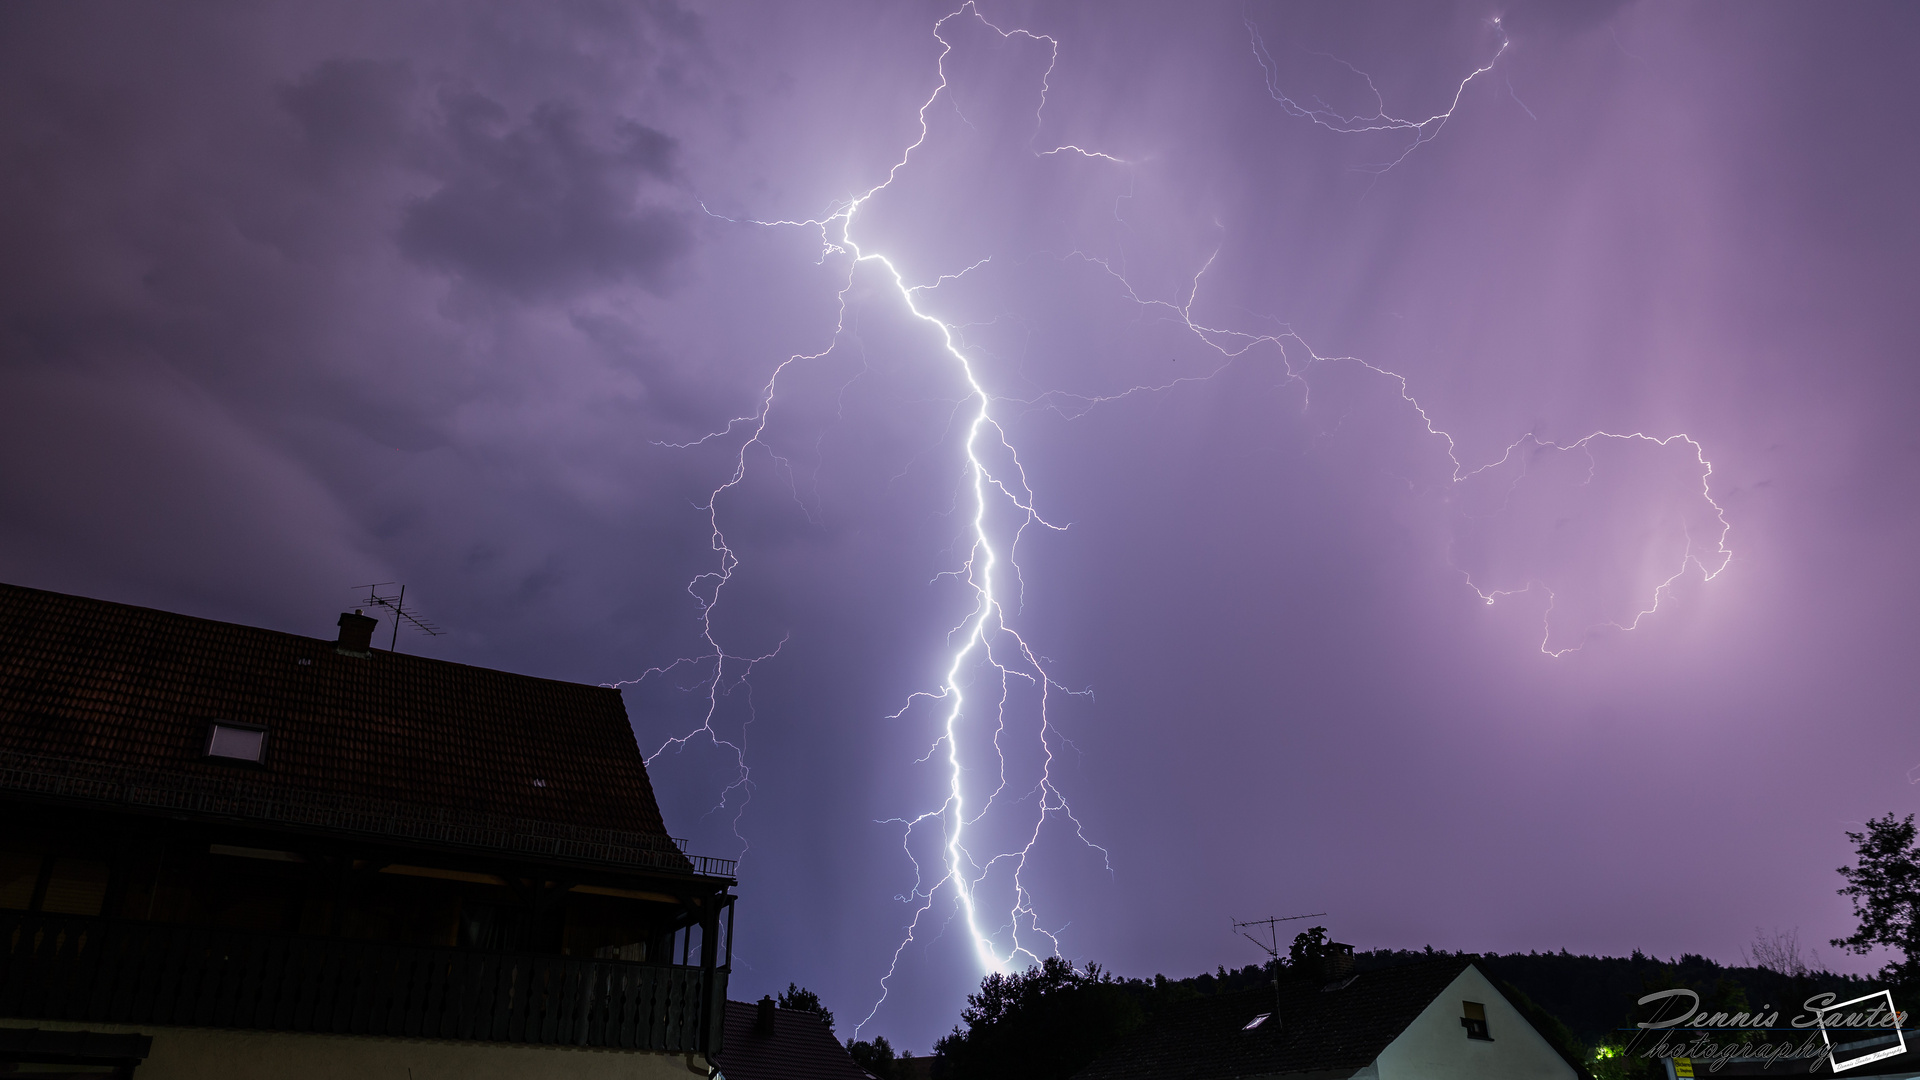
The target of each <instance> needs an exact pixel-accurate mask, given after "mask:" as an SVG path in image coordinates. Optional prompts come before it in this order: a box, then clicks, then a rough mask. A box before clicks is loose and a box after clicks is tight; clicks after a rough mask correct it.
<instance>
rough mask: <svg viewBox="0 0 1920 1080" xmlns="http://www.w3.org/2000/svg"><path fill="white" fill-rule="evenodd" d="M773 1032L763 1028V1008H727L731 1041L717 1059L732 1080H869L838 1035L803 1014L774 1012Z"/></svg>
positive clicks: (738, 1005) (744, 1005)
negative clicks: (761, 1009) (761, 1011)
mask: <svg viewBox="0 0 1920 1080" xmlns="http://www.w3.org/2000/svg"><path fill="white" fill-rule="evenodd" d="M772 1012H773V1030H772V1031H771V1032H768V1031H763V1030H761V1029H760V1027H759V1024H758V1017H759V1006H758V1005H754V1004H752V1003H750V1002H745V1001H729V1002H727V1037H726V1041H725V1042H724V1043H722V1044H721V1050H720V1053H719V1055H718V1056H716V1057H715V1058H714V1059H713V1062H714V1064H715V1065H718V1066H719V1067H720V1075H722V1076H724V1077H726V1080H869V1077H868V1076H867V1072H866V1070H864V1069H862V1068H861V1067H860V1066H858V1065H855V1064H854V1063H853V1057H852V1056H851V1055H849V1054H848V1053H847V1049H846V1047H844V1046H841V1045H840V1043H839V1042H838V1041H837V1040H836V1039H835V1038H834V1037H833V1029H832V1028H830V1027H828V1026H827V1025H825V1024H823V1023H821V1022H820V1019H819V1017H817V1016H815V1015H814V1014H813V1013H811V1012H807V1011H805V1010H801V1009H774V1010H772Z"/></svg>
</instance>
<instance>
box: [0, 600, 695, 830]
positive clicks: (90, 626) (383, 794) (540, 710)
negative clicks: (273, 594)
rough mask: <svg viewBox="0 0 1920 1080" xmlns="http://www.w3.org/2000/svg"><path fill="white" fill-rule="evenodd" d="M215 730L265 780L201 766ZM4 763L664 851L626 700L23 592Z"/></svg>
mask: <svg viewBox="0 0 1920 1080" xmlns="http://www.w3.org/2000/svg"><path fill="white" fill-rule="evenodd" d="M217 720H226V721H231V722H235V723H241V724H249V725H256V726H259V727H263V728H265V729H266V730H267V733H268V734H267V740H266V749H265V754H264V758H263V760H262V762H261V764H260V765H259V766H257V767H256V766H252V765H236V764H231V763H226V762H220V761H216V760H209V759H207V758H205V757H203V756H202V751H203V750H204V749H205V747H206V740H207V733H208V725H209V724H210V723H211V722H213V721H217ZM0 751H11V752H14V753H22V754H35V755H50V756H54V757H58V758H66V759H78V760H82V761H91V762H100V763H111V764H114V765H120V766H132V767H136V768H145V769H154V770H158V771H166V772H169V773H176V774H190V775H200V776H206V777H216V776H224V777H233V776H236V775H244V776H246V777H247V778H249V779H254V780H261V781H266V782H270V783H276V784H282V785H285V786H287V787H290V788H297V789H302V790H310V791H321V792H328V793H337V794H341V795H351V796H358V797H366V798H375V799H391V800H395V801H398V802H404V803H411V804H416V805H418V804H424V805H428V806H434V807H443V808H447V809H452V810H458V811H475V812H483V813H491V814H507V815H513V816H515V817H525V818H534V819H540V820H543V821H551V822H559V823H562V824H567V825H578V826H592V827H597V828H610V829H619V830H625V831H629V832H636V833H643V834H647V835H652V836H659V837H662V838H665V836H666V830H665V828H664V826H663V825H662V823H661V820H660V809H659V805H658V803H656V802H655V801H654V796H653V787H652V784H651V783H650V782H649V781H648V779H647V773H646V768H645V763H644V762H643V761H642V759H641V756H640V751H639V747H638V746H637V745H636V744H635V742H634V737H633V730H632V728H631V726H630V725H629V724H628V721H627V714H626V708H625V706H624V704H623V703H622V702H621V699H620V694H619V692H618V691H617V690H613V689H609V688H606V687H599V686H583V685H580V684H577V683H565V682H556V681H553V680H550V679H536V678H532V677H530V676H526V675H514V674H510V673H508V672H504V671H494V670H491V669H488V668H478V667H468V666H466V665H464V664H453V663H448V662H446V661H444V660H432V659H428V658H426V657H420V656H408V655H404V654H397V653H391V652H386V651H383V650H379V649H375V650H373V652H372V654H371V655H370V656H364V657H357V656H346V655H342V654H340V653H339V652H338V651H336V649H335V647H334V643H333V642H332V641H329V640H323V639H319V638H310V637H301V636H299V635H297V634H283V633H280V632H278V631H274V630H260V629H256V628H253V627H249V626H238V625H235V624H232V623H223V622H215V621H213V620H210V619H197V618H193V617H191V616H186V615H176V614H172V613H169V612H164V611H154V610H151V609H148V608H139V607H131V606H129V605H126V604H114V603H108V602H105V601H100V600H89V599H86V598H83V597H78V596H67V595H64V594H61V593H52V592H43V591H40V590H38V589H26V588H21V587H19V586H14V585H0Z"/></svg>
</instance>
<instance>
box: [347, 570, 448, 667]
mask: <svg viewBox="0 0 1920 1080" xmlns="http://www.w3.org/2000/svg"><path fill="white" fill-rule="evenodd" d="M392 584H393V582H391V581H381V582H376V583H375V584H372V585H355V586H354V588H355V589H365V590H367V598H366V600H364V601H362V602H363V603H364V604H366V606H368V607H376V606H378V607H383V608H386V609H387V610H389V611H391V612H393V634H392V636H391V637H390V638H388V640H387V651H388V652H399V651H400V650H399V649H398V648H397V646H398V645H399V644H400V620H401V619H405V620H407V621H408V622H410V623H412V624H413V625H414V628H415V629H417V630H419V631H420V632H421V633H423V634H426V635H427V636H428V637H439V636H440V635H441V634H444V633H446V630H444V629H442V628H441V627H438V626H435V625H434V624H433V623H431V622H428V621H427V620H426V619H423V618H421V617H420V613H419V612H417V611H408V610H407V606H406V599H407V587H406V586H405V585H402V586H400V591H399V592H397V593H394V594H392V595H382V594H381V592H380V590H381V589H383V588H385V587H387V586H389V585H392Z"/></svg>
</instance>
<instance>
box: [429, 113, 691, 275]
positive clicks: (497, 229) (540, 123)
mask: <svg viewBox="0 0 1920 1080" xmlns="http://www.w3.org/2000/svg"><path fill="white" fill-rule="evenodd" d="M442 114H443V121H442V122H443V123H444V125H445V126H444V135H445V137H446V140H447V144H448V160H447V161H446V163H445V164H444V165H443V166H442V167H441V168H440V169H439V170H438V171H439V172H440V177H441V179H442V181H443V186H441V187H440V189H439V190H437V191H435V192H434V193H433V194H431V195H428V196H426V197H425V198H422V199H419V200H417V201H415V202H413V203H412V204H411V205H409V206H408V207H407V210H406V216H405V218H404V220H403V221H402V223H401V226H400V233H399V241H400V245H401V248H402V249H403V250H404V251H406V252H407V254H408V255H410V256H412V257H413V258H415V259H418V260H420V261H421V262H423V263H426V264H428V265H431V266H437V267H441V268H444V269H447V270H451V271H453V272H454V273H456V274H459V275H460V276H461V277H463V278H465V279H466V280H469V281H473V282H476V283H479V284H483V285H488V286H493V287H495V288H499V289H502V290H505V291H507V292H510V293H514V294H516V295H519V296H523V297H533V296H550V295H554V294H560V293H566V292H570V291H573V290H577V289H581V288H586V287H591V286H595V285H605V284H612V283H618V282H626V281H631V282H637V283H639V284H641V285H643V286H645V287H647V288H649V289H652V290H654V291H656V292H658V291H663V290H665V289H666V288H667V287H668V286H669V285H670V283H671V276H670V275H671V270H672V268H673V265H674V261H675V259H676V258H677V257H678V256H680V255H681V254H682V253H683V252H684V251H685V250H686V248H687V245H688V242H689V239H690V237H689V234H688V231H687V228H686V225H685V224H684V222H683V221H682V220H681V219H680V216H679V215H678V214H677V213H675V212H673V211H670V210H667V209H664V208H662V207H659V206H648V205H646V204H645V203H643V202H641V197H642V187H643V185H644V184H646V183H647V182H648V181H654V182H658V181H661V180H665V179H667V178H669V177H671V176H672V173H673V155H674V140H673V139H671V138H669V137H668V136H666V135H664V134H662V133H661V132H659V131H656V130H654V129H653V128H650V127H647V126H646V125H644V124H640V123H637V122H634V121H632V120H616V121H615V122H614V123H613V124H612V125H611V130H609V131H608V132H607V134H606V137H605V138H604V139H595V138H592V137H591V136H589V134H588V133H587V132H586V131H585V130H583V127H584V125H583V120H582V117H581V115H580V113H579V111H578V110H577V109H575V108H573V107H570V106H567V105H562V104H558V103H553V102H548V103H544V104H541V105H539V106H537V107H535V108H534V109H533V110H532V113H531V114H530V115H529V116H527V117H526V118H525V119H524V120H523V121H521V122H519V123H515V122H514V121H513V119H512V118H511V117H510V115H509V114H508V111H507V109H506V108H505V107H504V106H502V105H501V104H500V103H499V102H497V101H493V100H491V99H489V98H487V97H484V96H482V95H480V94H475V93H465V94H456V95H450V96H449V97H448V98H447V99H446V100H445V101H444V102H443V104H442Z"/></svg>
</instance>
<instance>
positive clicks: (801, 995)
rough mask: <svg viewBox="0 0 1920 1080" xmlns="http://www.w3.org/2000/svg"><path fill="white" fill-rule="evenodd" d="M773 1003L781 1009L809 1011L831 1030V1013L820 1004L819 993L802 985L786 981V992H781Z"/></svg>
mask: <svg viewBox="0 0 1920 1080" xmlns="http://www.w3.org/2000/svg"><path fill="white" fill-rule="evenodd" d="M775 1004H777V1005H779V1006H780V1007H781V1008H783V1009H797V1010H799V1011H800V1012H810V1013H812V1014H814V1015H815V1016H818V1017H819V1018H820V1022H821V1023H824V1024H826V1025H827V1030H828V1031H832V1030H833V1013H831V1012H829V1011H827V1007H826V1006H825V1005H822V1004H820V995H819V994H816V993H814V992H813V991H811V990H809V989H807V988H806V987H804V986H795V985H794V984H792V983H788V984H787V991H786V993H784V994H781V995H780V997H779V999H778V1000H777V1001H776V1002H775Z"/></svg>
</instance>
